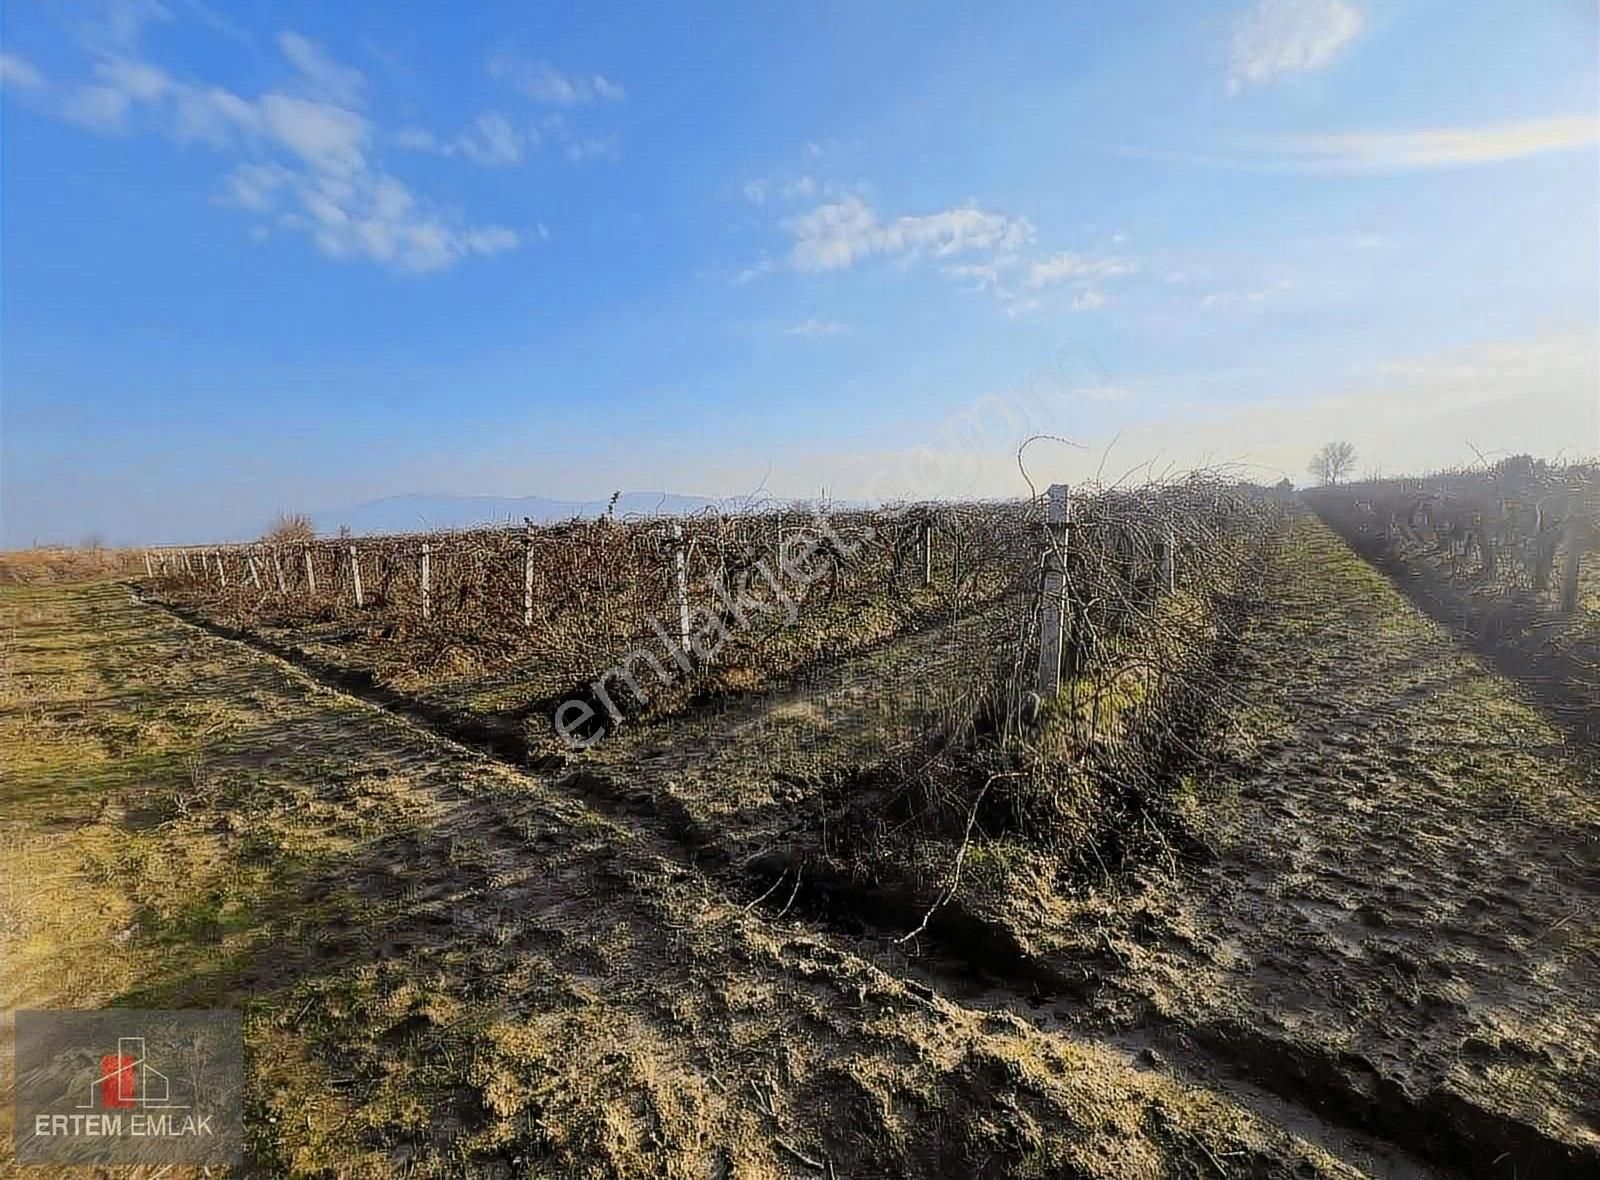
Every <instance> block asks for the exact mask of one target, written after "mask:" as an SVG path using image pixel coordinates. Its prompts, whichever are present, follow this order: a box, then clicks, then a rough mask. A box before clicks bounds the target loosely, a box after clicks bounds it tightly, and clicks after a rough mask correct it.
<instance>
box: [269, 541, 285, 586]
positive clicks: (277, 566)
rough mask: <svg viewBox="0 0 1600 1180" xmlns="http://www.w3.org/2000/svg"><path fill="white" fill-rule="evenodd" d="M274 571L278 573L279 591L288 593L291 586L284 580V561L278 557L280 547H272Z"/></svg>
mask: <svg viewBox="0 0 1600 1180" xmlns="http://www.w3.org/2000/svg"><path fill="white" fill-rule="evenodd" d="M272 572H273V573H275V574H277V575H278V593H279V594H287V593H288V591H289V588H288V586H287V585H285V584H284V581H283V561H282V560H281V559H280V558H279V557H278V547H277V546H276V545H274V546H273V547H272Z"/></svg>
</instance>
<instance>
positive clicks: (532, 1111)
mask: <svg viewBox="0 0 1600 1180" xmlns="http://www.w3.org/2000/svg"><path fill="white" fill-rule="evenodd" d="M1263 596H1264V602H1263V604H1262V609H1261V611H1260V612H1259V613H1258V615H1257V619H1256V622H1255V623H1254V624H1253V625H1252V626H1251V627H1250V628H1249V629H1248V631H1247V632H1246V633H1245V634H1244V636H1243V637H1242V640H1241V642H1240V644H1239V649H1238V651H1237V652H1236V653H1235V654H1234V658H1233V661H1232V663H1231V665H1230V667H1229V674H1228V684H1229V685H1230V686H1231V691H1230V692H1229V693H1228V694H1227V695H1226V698H1225V699H1224V700H1222V701H1220V702H1219V705H1220V708H1219V709H1218V710H1216V712H1217V718H1216V725H1217V729H1216V732H1215V733H1214V734H1212V735H1210V738H1209V740H1208V742H1207V750H1208V755H1207V756H1206V757H1205V758H1203V759H1199V760H1195V761H1193V762H1192V764H1191V765H1189V766H1188V767H1187V768H1186V772H1185V773H1184V774H1183V776H1182V778H1181V780H1178V781H1175V782H1174V783H1173V784H1172V795H1173V798H1172V806H1171V809H1170V814H1167V815H1166V816H1165V818H1164V821H1163V822H1164V828H1163V830H1161V831H1153V832H1151V833H1150V834H1149V838H1148V840H1146V841H1145V842H1144V843H1142V844H1141V845H1140V846H1139V848H1138V855H1136V856H1130V857H1128V858H1127V859H1126V860H1124V861H1120V862H1115V863H1112V864H1108V865H1106V866H1105V868H1104V871H1103V872H1101V873H1099V874H1098V875H1095V874H1089V875H1085V874H1083V873H1082V872H1080V871H1078V867H1077V866H1073V867H1071V868H1070V870H1069V867H1068V866H1065V865H1051V864H1049V863H1047V862H1045V861H1041V860H1040V859H1039V858H1037V857H1029V856H1025V855H1023V854H1022V853H1021V852H1015V853H1013V851H1012V850H1010V849H1009V848H1008V847H1007V845H1006V844H1005V843H1004V842H1003V841H988V842H985V841H982V840H979V841H977V842H976V843H975V845H974V846H975V847H976V848H977V849H978V853H977V854H975V855H974V856H973V857H972V858H971V859H972V862H973V863H971V864H967V865H965V876H964V878H963V882H964V888H963V889H962V890H961V891H960V892H958V894H957V895H956V897H955V898H954V899H952V901H951V902H950V903H949V904H948V905H946V906H945V907H942V908H941V909H940V910H939V911H938V914H937V920H935V921H933V922H931V923H930V924H929V925H928V927H927V929H926V930H924V931H923V932H922V934H921V935H919V936H918V937H917V938H914V939H911V940H909V941H900V938H901V936H903V935H905V934H906V933H907V932H909V931H910V930H912V929H913V928H914V927H915V926H916V925H917V923H918V920H919V917H920V915H921V914H922V913H924V912H926V910H927V908H928V906H929V904H930V903H931V902H932V901H933V899H934V896H935V895H936V893H937V889H936V888H935V885H936V883H937V881H938V880H939V879H940V874H942V873H943V872H944V871H946V869H947V867H948V861H949V856H948V853H949V852H950V851H952V850H951V849H945V850H943V854H941V853H940V850H939V849H928V850H927V864H926V866H925V867H926V872H925V873H924V874H923V875H921V876H919V875H918V873H917V872H915V871H911V872H908V873H906V874H903V875H902V876H901V878H900V881H901V884H900V885H898V886H895V887H894V888H886V887H884V885H883V883H881V882H862V881H859V880H854V879H847V878H846V877H845V876H843V875H842V874H837V875H835V876H833V877H830V875H829V865H830V862H831V857H830V838H829V837H828V836H827V835H826V834H821V835H820V836H819V834H818V833H817V831H816V825H815V824H814V823H813V822H812V821H813V820H815V819H817V818H818V816H819V815H826V814H827V810H826V807H824V806H822V804H823V803H826V802H827V800H826V799H825V798H824V796H823V792H822V791H821V788H820V786H819V784H824V783H836V782H838V781H840V778H839V776H840V775H841V774H843V773H845V772H847V771H848V769H849V767H850V766H851V765H853V764H854V763H856V762H857V761H858V759H859V751H858V749H857V746H858V745H859V743H860V742H862V741H864V740H868V739H870V741H871V743H872V744H873V746H874V749H881V747H882V745H883V743H884V742H885V734H886V733H888V734H890V735H892V733H893V732H894V730H895V728H896V727H914V726H915V725H916V724H918V720H919V718H920V717H922V716H923V715H925V713H926V712H927V711H929V710H931V709H933V707H934V705H935V704H936V702H937V695H938V694H937V691H934V690H931V689H930V690H927V691H924V692H921V693H917V692H913V693H911V694H910V695H909V696H906V695H903V694H902V695H895V694H885V693H874V692H873V691H871V686H872V685H873V684H875V683H877V684H881V683H885V682H890V683H903V682H904V681H905V679H906V674H907V673H909V672H911V671H913V670H915V669H917V668H919V667H925V662H924V661H922V660H921V659H920V658H919V650H920V649H919V647H918V645H919V644H922V645H927V644H929V643H930V642H933V640H932V639H930V638H929V637H927V636H920V637H919V636H912V637H910V638H907V639H905V640H902V641H898V642H897V643H895V644H891V645H888V646H886V647H882V648H879V649H874V650H872V651H870V652H866V653H863V654H861V655H859V656H855V657H852V658H851V659H849V660H845V661H841V662H840V663H839V664H838V665H836V666H835V667H833V668H830V669H828V670H827V671H826V672H825V673H819V674H818V675H817V676H816V677H814V678H812V679H810V680H809V681H807V682H806V683H805V684H804V685H802V686H797V687H791V688H788V689H784V690H780V691H777V692H775V693H773V694H771V695H768V696H765V697H758V696H751V697H745V698H741V699H740V700H739V701H737V702H736V703H735V704H733V705H732V706H729V707H719V708H718V709H717V711H715V712H710V711H702V712H699V713H691V714H690V715H688V716H687V717H684V718H681V719H677V720H675V721H672V722H670V723H666V722H664V723H662V724H661V725H658V726H643V727H639V728H638V729H636V730H634V731H632V732H629V733H627V734H625V735H624V736H623V737H622V738H621V739H620V740H618V741H615V742H613V743H609V744H607V745H604V746H602V747H599V748H598V750H597V754H596V756H595V757H593V758H591V759H588V760H586V761H584V762H582V763H580V764H577V765H573V766H568V767H565V768H561V769H551V770H545V771H535V770H531V769H529V768H527V767H525V766H517V765H513V764H512V763H511V761H510V760H508V759H506V758H504V757H502V756H498V755H500V754H503V751H497V750H496V749H495V747H494V744H493V743H492V742H482V743H478V744H476V745H475V744H472V742H471V733H470V731H468V732H465V733H455V734H454V735H453V736H452V734H451V727H450V726H449V725H448V724H447V719H441V718H440V717H438V716H437V715H430V714H427V713H425V712H420V711H416V710H408V709H407V708H406V707H405V702H404V701H403V700H396V699H394V698H393V696H392V695H385V694H379V693H372V694H368V695H369V699H361V698H360V697H358V696H356V695H352V694H351V693H349V692H345V691H340V690H339V689H337V688H335V687H332V685H333V684H334V680H333V678H331V677H326V676H323V677H319V676H318V675H317V674H316V672H315V671H314V670H308V669H306V668H301V667H297V666H294V665H292V664H290V663H287V662H285V661H283V660H281V659H279V658H277V657H276V656H274V655H272V654H271V653H270V652H267V651H263V650H261V649H260V648H259V647H257V646H252V645H250V644H248V643H244V642H238V641H234V640H230V639H227V638H222V637H219V636H217V635H214V634H210V633H207V632H206V631H204V630H201V629H199V628H197V627H194V626H191V625H189V624H187V623H185V622H182V621H180V620H178V619H177V618H175V617H174V616H173V615H171V614H170V613H168V612H167V611H165V610H163V609H161V608H159V607H157V606H154V605H149V604H145V603H143V602H140V601H138V600H137V599H136V598H135V597H134V596H132V595H131V594H130V593H129V591H128V589H127V587H126V586H125V585H122V584H117V583H100V584H96V585H87V586H66V587H56V586H51V587H43V586H33V587H25V588H16V589H13V588H7V589H6V591H5V595H4V599H3V604H4V616H3V624H0V625H3V634H4V644H5V647H4V661H5V679H4V684H3V692H4V698H3V700H0V742H3V743H4V748H5V750H6V781H5V787H4V791H5V804H6V805H5V809H4V816H3V821H0V824H3V826H0V839H3V841H4V849H5V879H4V882H3V891H0V907H3V908H0V950H3V952H4V955H5V959H6V964H7V970H6V973H5V979H4V995H3V997H0V999H3V1005H4V1008H5V1009H6V1010H7V1012H8V1013H9V1012H10V1011H11V1010H14V1009H16V1008H19V1007H50V1006H55V1007H87V1006H97V1005H109V1004H115V1005H125V1006H140V1005H142V1006H199V1007H206V1006H212V1007H238V1008H241V1009H242V1010H243V1011H244V1013H245V1018H246V1040H247V1053H248V1056H249V1059H250V1060H249V1065H250V1091H249V1107H248V1111H247V1120H248V1128H249V1136H250V1150H251V1160H252V1166H253V1169H254V1170H255V1171H256V1172H258V1173H260V1174H281V1173H293V1174H302V1175H374V1176H382V1175H394V1174H402V1173H404V1174H420V1175H459V1174H474V1175H530V1176H552V1177H555V1176H562V1177H565V1176H672V1177H677V1176H684V1177H687V1176H749V1177H758V1176H774V1177H776V1176H820V1177H829V1178H830V1180H831V1177H835V1176H839V1177H843V1176H901V1175H904V1176H942V1175H951V1176H985V1177H991V1176H1018V1177H1021V1176H1105V1177H1125V1176H1133V1177H1142V1176H1149V1177H1163V1176H1291V1175H1292V1176H1321V1175H1327V1176H1346V1175H1360V1174H1370V1175H1379V1176H1413V1175H1423V1176H1428V1175H1441V1176H1442V1175H1456V1174H1468V1175H1483V1176H1506V1177H1513V1176H1514V1177H1519V1178H1526V1177H1530V1176H1580V1175H1587V1174H1597V1175H1600V1049H1597V1045H1600V1035H1597V1034H1600V1000H1597V999H1596V997H1597V996H1600V905H1597V904H1596V900H1597V895H1600V798H1597V789H1596V786H1595V784H1596V781H1597V779H1596V776H1595V774H1594V768H1593V766H1592V764H1591V763H1589V762H1587V761H1586V758H1587V757H1588V755H1589V753H1590V752H1589V751H1586V750H1584V749H1582V748H1579V747H1576V746H1574V745H1573V744H1571V743H1570V741H1569V740H1568V739H1566V738H1564V736H1563V731H1562V730H1561V729H1558V728H1557V727H1555V726H1554V725H1552V724H1551V722H1550V720H1549V719H1547V718H1546V717H1545V716H1543V715H1542V714H1541V712H1540V710H1539V707H1538V705H1537V704H1536V703H1535V702H1534V701H1533V700H1532V699H1531V698H1528V697H1526V696H1524V695H1523V693H1522V692H1521V690H1520V689H1519V688H1518V686H1517V685H1516V684H1515V683H1514V682H1512V681H1509V680H1507V679H1505V678H1504V677H1503V676H1502V675H1500V674H1498V673H1496V672H1494V671H1492V670H1490V669H1489V668H1488V667H1487V666H1485V665H1484V664H1483V663H1482V662H1480V661H1479V660H1478V659H1477V658H1476V657H1475V656H1474V655H1472V654H1471V653H1470V652H1468V651H1466V650H1465V649H1464V648H1463V647H1462V646H1461V645H1460V644H1459V643H1458V642H1457V640H1455V639H1454V638H1452V636H1451V635H1450V634H1449V633H1448V632H1446V631H1445V630H1443V629H1442V628H1441V627H1440V626H1438V625H1437V624H1435V623H1434V622H1432V621H1430V620H1429V619H1427V618H1426V617H1425V616H1423V615H1422V614H1420V613H1419V612H1418V611H1417V610H1416V609H1414V608H1413V607H1412V606H1410V605H1409V604H1408V603H1407V602H1406V601H1405V599H1404V598H1403V597H1401V595H1400V594H1399V593H1398V592H1397V591H1396V590H1395V589H1394V588H1393V587H1392V586H1391V585H1390V583H1389V582H1387V581H1386V580H1385V579H1384V578H1383V577H1382V576H1381V575H1379V574H1378V573H1376V572H1375V571H1374V570H1373V569H1372V568H1371V567H1369V566H1367V565H1366V564H1364V563H1363V562H1362V561H1360V560H1359V559H1358V558H1357V557H1355V556H1354V554H1352V553H1351V551H1350V550H1349V549H1347V548H1346V547H1345V546H1344V545H1343V544H1342V543H1340V542H1339V541H1338V540H1337V539H1336V538H1334V537H1333V535H1332V534H1331V533H1329V532H1328V531H1327V529H1326V528H1324V527H1323V526H1322V525H1320V524H1318V523H1317V522H1315V521H1314V520H1313V519H1311V518H1309V517H1300V518H1298V519H1297V521H1296V524H1295V526H1294V528H1293V531H1292V532H1291V533H1290V535H1289V537H1288V539H1287V540H1286V542H1285V543H1284V544H1283V545H1282V546H1281V547H1280V548H1279V549H1278V551H1276V552H1275V554H1274V556H1273V559H1272V561H1271V563H1270V565H1269V568H1268V570H1267V577H1266V583H1265V586H1264V589H1263ZM938 647H939V649H940V650H949V645H946V644H939V645H938ZM457 739H465V743H464V742H463V741H458V740H457ZM819 801H820V802H819ZM906 857H907V861H908V863H909V864H910V865H911V866H912V868H913V869H914V868H915V866H916V864H917V863H918V853H917V851H916V849H914V848H913V849H909V850H908V851H907V853H906ZM8 1027H9V1025H8ZM4 1059H5V1060H6V1063H7V1066H8V1067H9V1054H7V1055H5V1058H4ZM4 1092H5V1093H6V1094H7V1095H8V1096H9V1085H8V1084H6V1085H4Z"/></svg>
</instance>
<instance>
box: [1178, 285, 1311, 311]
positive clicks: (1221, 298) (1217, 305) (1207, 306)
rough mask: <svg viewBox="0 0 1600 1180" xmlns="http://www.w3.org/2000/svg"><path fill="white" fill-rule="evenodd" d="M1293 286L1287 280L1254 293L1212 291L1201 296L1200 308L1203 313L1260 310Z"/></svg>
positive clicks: (1258, 289)
mask: <svg viewBox="0 0 1600 1180" xmlns="http://www.w3.org/2000/svg"><path fill="white" fill-rule="evenodd" d="M1290 286H1291V284H1290V282H1289V281H1288V280H1287V279H1279V280H1278V281H1277V282H1274V283H1271V284H1269V285H1268V286H1265V287H1260V288H1257V289H1255V290H1252V291H1210V292H1208V293H1206V294H1205V295H1202V296H1200V299H1199V301H1198V304H1199V307H1200V308H1201V309H1202V310H1203V311H1226V310H1228V309H1230V308H1259V307H1262V306H1264V305H1265V304H1266V303H1267V302H1268V301H1269V300H1271V299H1274V298H1276V297H1277V296H1279V295H1281V294H1283V293H1284V292H1285V291H1287V290H1289V288H1290Z"/></svg>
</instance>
